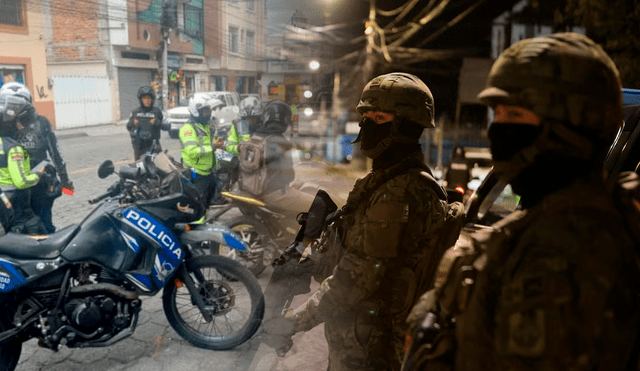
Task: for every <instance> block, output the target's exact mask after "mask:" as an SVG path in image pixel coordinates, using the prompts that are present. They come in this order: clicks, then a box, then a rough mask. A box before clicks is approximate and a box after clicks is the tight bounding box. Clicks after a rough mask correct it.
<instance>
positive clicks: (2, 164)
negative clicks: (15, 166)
mask: <svg viewBox="0 0 640 371" xmlns="http://www.w3.org/2000/svg"><path fill="white" fill-rule="evenodd" d="M0 144H1V147H2V152H0V168H3V169H4V168H6V167H8V166H9V164H8V162H7V154H8V153H9V150H10V149H11V148H13V147H15V146H19V145H20V143H18V142H16V141H15V140H13V139H11V138H9V137H2V138H0Z"/></svg>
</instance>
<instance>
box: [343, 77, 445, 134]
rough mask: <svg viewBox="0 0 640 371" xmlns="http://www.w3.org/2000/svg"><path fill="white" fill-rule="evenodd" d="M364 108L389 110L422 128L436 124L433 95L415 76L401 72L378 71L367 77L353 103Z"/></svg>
mask: <svg viewBox="0 0 640 371" xmlns="http://www.w3.org/2000/svg"><path fill="white" fill-rule="evenodd" d="M356 110H357V111H358V113H359V114H361V115H362V114H364V113H365V112H367V111H381V112H387V113H392V114H394V115H395V116H396V117H400V118H404V119H406V120H409V121H412V122H415V123H417V124H420V125H422V126H423V127H425V128H435V123H434V112H433V95H432V94H431V91H430V90H429V88H428V87H427V85H425V83H424V82H422V80H420V79H419V78H418V77H416V76H414V75H411V74H408V73H402V72H392V73H388V74H386V75H380V76H378V77H376V78H374V79H373V80H371V81H369V82H368V83H367V85H366V86H365V87H364V89H363V91H362V95H361V97H360V103H358V106H357V107H356Z"/></svg>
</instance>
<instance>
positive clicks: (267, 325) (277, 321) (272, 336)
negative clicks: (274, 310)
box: [263, 315, 296, 357]
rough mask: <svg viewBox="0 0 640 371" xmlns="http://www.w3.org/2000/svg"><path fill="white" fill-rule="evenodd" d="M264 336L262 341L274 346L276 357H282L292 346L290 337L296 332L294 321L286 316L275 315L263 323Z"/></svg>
mask: <svg viewBox="0 0 640 371" xmlns="http://www.w3.org/2000/svg"><path fill="white" fill-rule="evenodd" d="M263 329H264V333H265V335H266V338H265V340H264V343H265V344H267V345H268V346H270V347H271V348H274V349H275V350H276V353H277V354H278V357H284V356H285V355H286V354H287V352H288V351H289V349H291V347H292V346H293V340H292V339H291V337H292V336H293V335H295V333H296V321H295V319H294V318H287V317H286V316H282V315H279V316H276V317H273V318H271V319H268V320H266V321H265V322H264V324H263Z"/></svg>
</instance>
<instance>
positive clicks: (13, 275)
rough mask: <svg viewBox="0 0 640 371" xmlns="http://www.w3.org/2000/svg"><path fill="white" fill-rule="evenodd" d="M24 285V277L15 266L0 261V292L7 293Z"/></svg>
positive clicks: (25, 280)
mask: <svg viewBox="0 0 640 371" xmlns="http://www.w3.org/2000/svg"><path fill="white" fill-rule="evenodd" d="M25 283H27V279H26V277H25V276H24V275H23V274H22V272H21V271H20V269H19V268H18V267H16V266H15V264H13V263H11V262H9V261H7V260H4V259H0V292H9V291H11V290H13V289H15V288H17V287H20V286H22V285H24V284H25Z"/></svg>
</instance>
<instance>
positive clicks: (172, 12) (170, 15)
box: [160, 0, 178, 110]
mask: <svg viewBox="0 0 640 371" xmlns="http://www.w3.org/2000/svg"><path fill="white" fill-rule="evenodd" d="M177 21H178V19H177V9H176V2H175V0H162V14H161V16H160V32H161V33H162V109H163V110H168V109H169V66H168V64H169V63H168V59H169V58H168V56H169V50H168V49H169V44H170V43H171V41H170V40H169V35H170V34H171V30H172V29H173V28H174V27H175V26H176V25H177Z"/></svg>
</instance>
